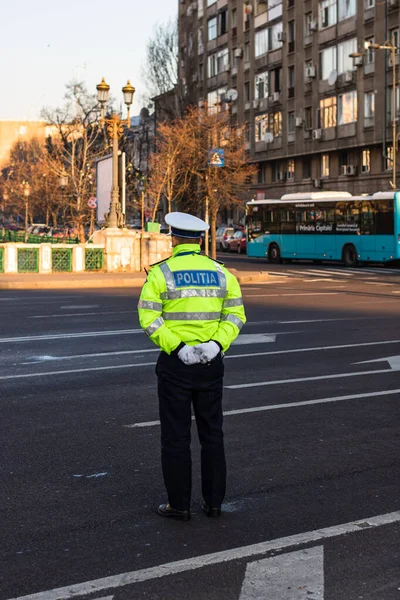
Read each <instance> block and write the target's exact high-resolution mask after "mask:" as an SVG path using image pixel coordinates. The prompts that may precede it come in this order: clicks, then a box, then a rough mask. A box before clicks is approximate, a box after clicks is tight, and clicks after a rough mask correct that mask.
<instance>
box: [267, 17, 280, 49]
mask: <svg viewBox="0 0 400 600" xmlns="http://www.w3.org/2000/svg"><path fill="white" fill-rule="evenodd" d="M282 31H283V28H282V21H280V22H279V23H276V25H273V26H272V27H270V28H269V30H268V33H269V36H268V38H269V39H268V50H270V51H272V50H278V48H282V42H280V41H279V39H278V37H279V34H281V33H282Z"/></svg>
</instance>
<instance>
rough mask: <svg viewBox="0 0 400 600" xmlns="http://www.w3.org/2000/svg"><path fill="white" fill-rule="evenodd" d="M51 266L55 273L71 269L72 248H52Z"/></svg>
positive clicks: (66, 271) (67, 271)
mask: <svg viewBox="0 0 400 600" xmlns="http://www.w3.org/2000/svg"><path fill="white" fill-rule="evenodd" d="M51 267H52V271H53V272H56V273H69V272H70V271H72V248H52V252H51Z"/></svg>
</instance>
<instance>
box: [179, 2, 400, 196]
mask: <svg viewBox="0 0 400 600" xmlns="http://www.w3.org/2000/svg"><path fill="white" fill-rule="evenodd" d="M399 32H400V10H399V0H386V2H383V1H382V0H264V1H259V0H248V1H246V2H244V1H243V0H229V1H228V0H198V1H197V2H189V0H180V3H179V33H180V56H179V69H180V80H181V81H183V82H184V85H185V90H186V94H187V101H188V102H190V103H193V102H200V103H201V102H204V101H206V102H207V103H208V107H209V110H226V109H227V104H226V99H227V92H228V91H229V90H231V89H235V90H236V91H237V93H238V97H237V100H235V101H234V102H231V103H230V105H229V109H230V110H231V113H232V119H233V120H237V121H238V122H239V123H241V124H243V123H245V124H246V126H247V142H246V144H247V150H248V157H249V161H251V162H255V163H257V165H258V175H257V181H256V182H254V185H253V188H252V191H251V194H250V198H251V197H253V198H257V199H262V198H264V197H267V198H268V197H270V198H277V197H280V196H281V195H282V194H284V193H290V192H302V191H311V190H314V191H316V190H323V189H335V190H346V191H349V192H351V193H352V194H362V193H371V192H375V191H377V190H383V189H389V187H390V181H391V180H392V171H393V160H392V158H393V134H392V123H393V118H395V119H398V118H399V117H400V93H399V91H400V83H398V84H397V85H396V87H395V90H394V92H393V84H392V81H393V79H392V75H393V65H392V62H391V60H390V52H388V51H387V50H384V49H379V50H368V51H367V50H365V42H366V41H368V42H374V43H379V44H384V42H385V41H386V40H391V41H392V42H393V43H394V44H395V45H396V46H398V47H400V34H399ZM354 52H359V53H361V54H362V56H358V57H356V58H352V57H350V56H349V55H350V54H353V53H354ZM395 62H396V66H397V72H398V76H397V82H399V80H400V52H399V53H398V54H397V55H396V61H395ZM393 93H395V95H396V100H397V102H396V114H395V115H393V100H392V99H393ZM228 97H229V94H228ZM399 129H400V128H399ZM397 142H398V140H395V143H397Z"/></svg>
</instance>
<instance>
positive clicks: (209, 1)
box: [207, 0, 217, 6]
mask: <svg viewBox="0 0 400 600" xmlns="http://www.w3.org/2000/svg"><path fill="white" fill-rule="evenodd" d="M216 1H217V0H207V6H212V5H213V4H215V3H216Z"/></svg>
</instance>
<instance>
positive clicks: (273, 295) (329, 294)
mask: <svg viewBox="0 0 400 600" xmlns="http://www.w3.org/2000/svg"><path fill="white" fill-rule="evenodd" d="M339 294H340V295H343V293H342V292H337V293H336V292H299V293H293V294H267V295H266V294H251V295H249V294H246V298H247V299H248V298H275V297H277V298H282V297H283V296H339Z"/></svg>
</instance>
